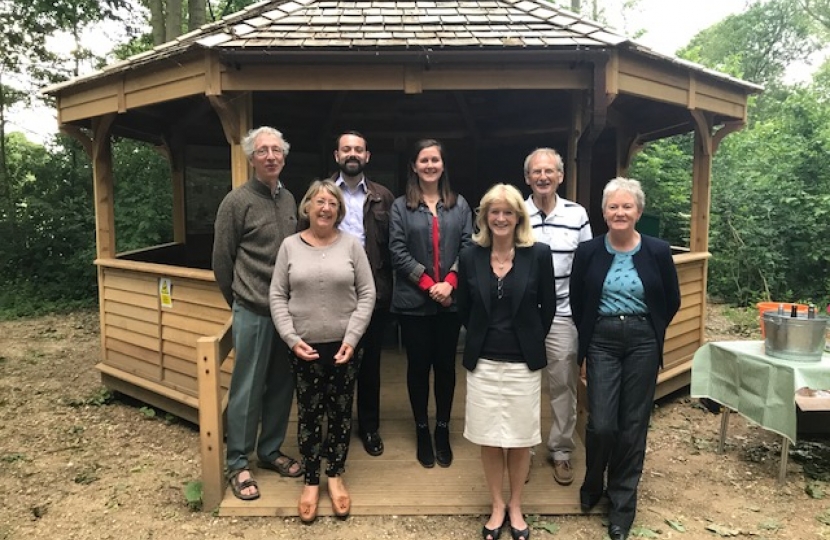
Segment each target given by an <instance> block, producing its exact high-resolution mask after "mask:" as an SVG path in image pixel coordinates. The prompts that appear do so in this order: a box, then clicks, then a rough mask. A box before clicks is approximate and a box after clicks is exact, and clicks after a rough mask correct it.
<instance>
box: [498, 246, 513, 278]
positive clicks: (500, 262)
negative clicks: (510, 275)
mask: <svg viewBox="0 0 830 540" xmlns="http://www.w3.org/2000/svg"><path fill="white" fill-rule="evenodd" d="M515 252H516V249H515V248H510V251H509V252H508V253H507V257H505V258H504V260H502V259H500V258H499V256H498V255H497V254H496V252H495V251H493V252H492V255H493V256H492V258H493V259H495V261H496V266H498V269H499V272H500V273H501V271H502V270H504V265H505V264H507V263H509V262H510V261H512V260H513V254H514V253H515Z"/></svg>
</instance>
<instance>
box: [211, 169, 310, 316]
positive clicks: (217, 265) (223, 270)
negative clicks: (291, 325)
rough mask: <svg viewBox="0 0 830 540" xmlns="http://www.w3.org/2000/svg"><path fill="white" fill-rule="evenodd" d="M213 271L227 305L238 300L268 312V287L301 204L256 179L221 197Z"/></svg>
mask: <svg viewBox="0 0 830 540" xmlns="http://www.w3.org/2000/svg"><path fill="white" fill-rule="evenodd" d="M214 231H215V236H214V239H213V273H214V275H215V276H216V283H217V284H218V285H219V288H220V289H221V291H222V295H223V296H224V297H225V301H227V302H228V305H229V306H230V305H233V302H234V300H236V301H237V302H238V303H239V304H240V305H241V306H242V307H244V308H245V309H247V310H249V311H252V312H254V313H256V314H258V315H263V316H266V317H267V316H269V315H270V311H269V309H268V287H269V285H270V283H271V274H272V273H273V270H274V261H275V260H276V258H277V251H278V250H279V248H280V245H281V244H282V241H283V240H285V238H286V237H288V236H289V235H292V234H294V233H295V232H296V231H297V203H296V202H295V200H294V196H293V195H292V194H291V192H290V191H288V190H287V189H285V187H284V186H282V184H280V187H279V189H277V192H276V193H275V194H273V195H272V194H271V190H270V188H269V187H268V186H267V185H265V184H263V183H262V182H260V181H259V180H257V179H256V178H252V179H250V180H248V182H246V183H245V184H243V185H241V186H239V187H238V188H236V189H234V190H233V191H231V192H230V193H228V194H227V195H225V198H224V199H223V200H222V204H220V205H219V211H218V212H217V213H216V223H215V225H214Z"/></svg>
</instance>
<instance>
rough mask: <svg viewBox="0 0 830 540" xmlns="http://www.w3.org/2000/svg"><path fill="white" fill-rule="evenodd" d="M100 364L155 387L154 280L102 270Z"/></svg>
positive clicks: (157, 367) (158, 359)
mask: <svg viewBox="0 0 830 540" xmlns="http://www.w3.org/2000/svg"><path fill="white" fill-rule="evenodd" d="M102 276H103V280H104V282H103V296H104V298H103V299H102V302H103V312H104V316H103V320H102V328H101V332H103V334H104V347H105V350H104V354H103V358H104V360H103V363H104V364H106V365H109V366H112V367H115V368H118V369H120V370H123V371H126V372H127V373H130V374H132V375H135V376H138V377H141V378H143V379H147V380H148V381H151V382H154V383H157V382H160V381H161V379H162V368H161V356H160V355H159V310H158V285H157V282H156V280H155V278H154V276H149V275H143V274H135V273H134V272H129V271H125V270H121V269H114V268H104V269H103V273H102Z"/></svg>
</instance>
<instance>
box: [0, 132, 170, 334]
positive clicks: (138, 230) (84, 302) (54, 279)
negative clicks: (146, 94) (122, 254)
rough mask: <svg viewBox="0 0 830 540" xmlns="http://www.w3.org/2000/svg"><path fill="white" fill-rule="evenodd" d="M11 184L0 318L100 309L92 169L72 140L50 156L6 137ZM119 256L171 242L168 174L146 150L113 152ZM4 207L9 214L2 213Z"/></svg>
mask: <svg viewBox="0 0 830 540" xmlns="http://www.w3.org/2000/svg"><path fill="white" fill-rule="evenodd" d="M6 148H7V157H8V170H9V177H8V178H9V182H8V184H7V186H6V187H7V192H6V193H5V198H4V200H5V201H6V204H5V205H0V238H3V239H4V241H3V242H0V280H2V281H3V283H5V284H6V286H5V287H3V288H0V306H2V308H0V319H3V318H11V317H19V316H27V315H37V314H42V313H45V312H61V311H66V310H71V309H78V308H82V307H88V306H90V305H94V304H95V302H96V300H97V295H98V290H97V285H96V272H95V267H94V266H93V264H92V262H93V260H94V259H95V215H94V202H93V186H92V167H91V164H90V162H89V159H88V157H87V155H86V153H85V152H84V151H83V150H82V149H81V147H80V146H79V145H78V144H77V143H76V142H74V141H72V140H70V139H68V138H63V137H57V138H56V139H55V141H54V144H53V145H52V146H50V147H49V148H48V149H47V148H45V147H43V146H40V145H37V144H33V143H31V142H29V141H27V140H26V139H25V137H23V136H22V135H21V134H19V133H12V134H10V135H9V136H8V137H7V138H6ZM113 163H114V184H115V186H114V190H115V225H116V231H117V242H118V246H117V247H118V249H119V250H121V251H126V250H131V249H136V248H141V247H149V246H153V245H157V244H160V243H164V242H169V241H171V240H172V236H173V233H172V228H173V226H172V205H173V195H172V186H171V182H170V168H169V165H168V164H167V162H166V160H165V159H164V157H163V156H162V155H160V154H159V153H158V152H157V151H156V150H154V149H153V148H151V147H149V146H148V145H145V144H143V143H137V142H134V141H118V142H116V143H115V144H114V145H113ZM4 208H5V209H6V211H4Z"/></svg>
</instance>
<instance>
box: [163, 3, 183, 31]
mask: <svg viewBox="0 0 830 540" xmlns="http://www.w3.org/2000/svg"><path fill="white" fill-rule="evenodd" d="M180 35H182V0H167V34H166V38H167V41H171V40H174V39H176V38H177V37H179V36H180Z"/></svg>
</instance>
